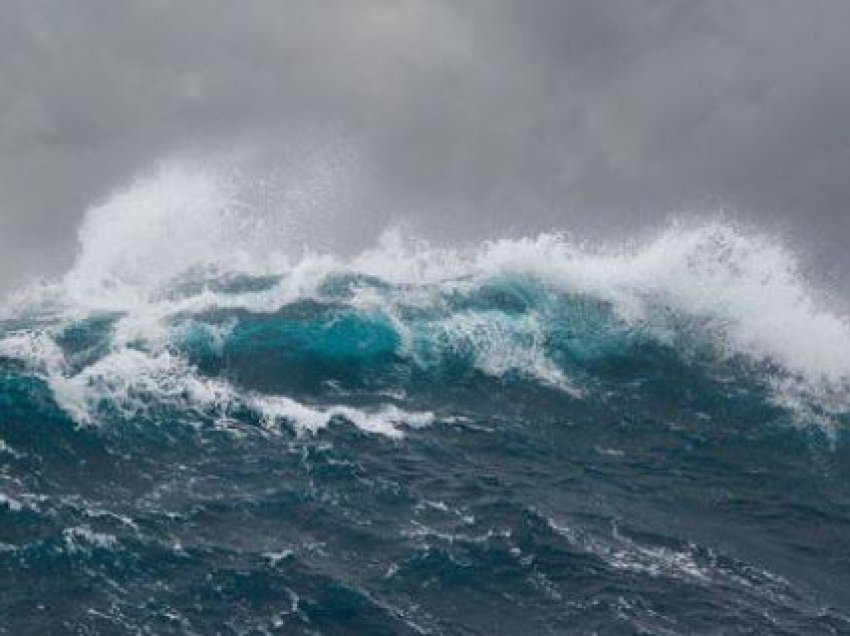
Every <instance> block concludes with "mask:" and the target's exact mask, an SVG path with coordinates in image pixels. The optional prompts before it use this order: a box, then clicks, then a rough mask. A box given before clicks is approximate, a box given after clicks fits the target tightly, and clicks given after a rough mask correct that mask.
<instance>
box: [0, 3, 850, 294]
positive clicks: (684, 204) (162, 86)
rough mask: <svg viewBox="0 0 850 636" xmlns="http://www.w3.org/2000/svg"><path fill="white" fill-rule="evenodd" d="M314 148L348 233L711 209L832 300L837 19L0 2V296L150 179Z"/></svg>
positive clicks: (587, 8)
mask: <svg viewBox="0 0 850 636" xmlns="http://www.w3.org/2000/svg"><path fill="white" fill-rule="evenodd" d="M311 136H315V138H316V139H322V140H325V141H322V143H326V142H327V140H331V142H327V143H332V140H334V139H341V140H343V142H344V143H342V145H343V146H345V148H347V149H348V150H346V152H347V153H348V154H347V155H346V156H348V157H349V158H350V160H351V161H352V162H356V163H358V164H359V165H358V166H357V169H356V174H357V179H358V181H359V182H358V185H357V187H356V188H354V189H352V190H351V191H349V192H348V193H347V194H346V197H345V199H344V201H343V202H341V203H337V205H338V206H340V207H341V208H345V210H343V212H345V213H346V214H348V215H349V217H350V218H351V219H358V220H362V219H365V218H368V219H372V220H375V221H376V222H378V221H380V219H382V218H391V217H396V216H405V215H407V216H410V217H411V218H413V219H415V220H416V222H417V225H419V226H420V227H421V230H422V232H424V233H426V234H431V235H434V236H436V237H441V238H449V237H456V236H459V237H473V236H477V235H487V236H493V235H496V234H501V233H514V234H515V233H518V232H535V231H538V230H542V229H556V230H568V231H574V232H576V233H577V234H580V235H581V234H585V233H586V234H588V235H590V236H599V235H605V234H606V233H611V232H614V233H617V234H624V233H629V232H634V231H640V230H641V229H642V228H644V227H647V226H651V225H652V224H655V223H657V222H659V221H660V220H662V219H664V218H665V217H666V216H668V215H669V214H671V213H693V214H703V213H712V212H713V211H714V210H717V209H718V208H725V209H727V210H730V211H734V212H735V213H736V214H738V215H739V216H741V217H742V218H744V219H754V220H756V221H757V222H758V223H759V224H760V225H763V226H766V227H767V228H768V229H769V230H774V229H777V228H778V229H780V230H781V231H783V232H784V233H786V234H787V235H788V236H793V237H794V240H795V241H797V242H798V243H799V245H800V247H801V249H802V250H803V251H804V252H805V253H807V254H809V255H810V260H811V262H812V263H813V264H814V265H815V267H816V268H817V269H818V270H819V271H821V272H823V273H826V274H831V275H832V276H833V278H835V279H837V284H838V285H839V286H840V287H842V288H844V289H845V290H846V289H848V287H850V285H848V283H847V281H848V273H850V253H848V252H850V251H848V250H846V249H845V245H846V244H847V242H848V240H850V204H848V202H850V2H846V1H845V0H832V1H825V0H806V2H800V1H799V0H745V1H741V0H715V1H713V2H697V1H692V2H686V1H679V2H673V1H668V0H646V1H643V0H585V1H567V0H551V1H547V0H539V1H538V0H522V1H519V0H514V1H508V0H465V1H463V2H457V1H451V2H449V1H439V0H432V1H425V0H422V1H418V0H407V1H403V0H396V1H392V0H382V1H381V0H372V1H365V0H364V1H357V0H288V1H287V2H280V1H278V0H246V1H245V2H239V3H233V2H225V1H224V0H179V1H177V0H174V1H168V0H132V1H125V2H114V1H113V0H87V1H82V0H0V290H2V289H3V288H4V287H6V288H8V287H9V286H10V285H12V284H16V283H17V282H19V281H20V280H22V277H23V276H25V275H27V274H32V273H40V272H56V271H61V269H62V268H63V267H64V266H66V265H67V263H68V261H69V259H70V258H71V257H72V256H73V253H74V249H75V235H76V228H77V226H78V224H79V222H80V219H81V217H82V215H83V213H84V211H85V209H86V207H87V206H88V205H90V204H91V203H92V202H95V201H98V200H101V199H102V198H103V197H104V196H105V195H106V194H107V193H108V192H109V190H110V189H111V188H113V187H115V186H116V185H119V184H121V183H122V182H126V181H127V180H128V179H129V178H131V177H132V176H133V175H134V174H136V173H137V172H138V171H140V170H144V169H146V168H148V167H149V166H150V165H151V163H152V162H154V161H155V160H157V159H158V158H161V157H165V156H169V155H172V154H174V153H181V152H185V151H187V150H191V151H192V152H195V153H201V154H202V153H203V152H205V151H206V149H211V150H220V149H221V148H227V147H230V146H238V147H240V148H244V147H251V148H254V149H256V150H257V153H258V155H259V156H262V157H264V158H265V160H267V161H269V162H271V163H274V162H275V161H276V159H275V157H277V156H278V155H280V156H285V157H287V158H286V160H285V161H283V160H282V161H283V164H284V165H285V163H286V162H287V161H288V162H290V163H292V162H293V161H297V160H293V153H294V152H295V151H294V150H293V148H303V147H305V139H309V138H310V137H311ZM307 145H309V144H307ZM296 154H297V153H296ZM360 225H364V224H360Z"/></svg>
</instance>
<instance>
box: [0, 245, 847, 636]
mask: <svg viewBox="0 0 850 636" xmlns="http://www.w3.org/2000/svg"><path fill="white" fill-rule="evenodd" d="M701 232H702V233H701V234H700V233H697V234H681V235H677V236H675V237H673V238H668V239H666V240H667V241H668V242H667V243H663V241H662V243H657V244H655V245H654V246H648V247H644V248H641V251H639V252H638V253H636V254H633V255H631V256H628V257H624V256H616V257H608V256H606V257H603V256H593V255H587V254H584V255H582V254H579V253H577V252H572V251H569V250H566V248H565V247H564V245H562V244H560V243H558V242H557V241H555V243H554V244H553V243H551V241H550V243H546V241H543V243H541V241H539V240H538V241H537V242H531V243H529V242H519V243H510V244H502V245H501V247H500V245H499V244H492V245H489V246H485V247H483V248H481V249H482V250H483V251H481V252H479V253H478V254H477V256H474V257H470V259H471V260H467V261H464V262H465V263H466V265H464V264H463V263H461V265H457V264H456V263H455V264H453V265H451V267H449V266H446V265H445V264H444V261H445V259H444V261H443V265H441V268H442V269H439V271H438V272H437V273H436V274H435V273H433V272H431V273H430V274H429V275H428V276H426V275H424V274H422V270H417V273H416V274H415V275H410V274H403V275H401V274H399V272H401V271H402V270H403V268H402V265H403V264H404V263H402V262H401V261H399V260H398V258H396V257H392V258H396V260H395V261H392V263H391V264H390V265H387V266H383V265H382V266H381V267H384V269H383V270H382V269H381V267H374V266H373V267H367V266H365V265H363V262H365V261H363V262H361V263H360V264H359V265H358V264H357V262H353V261H352V262H348V263H347V264H346V263H342V262H341V261H337V262H335V264H334V265H333V266H331V267H327V266H325V265H323V266H322V267H319V268H315V269H314V270H311V271H312V272H313V273H312V274H311V275H310V276H305V275H304V272H303V271H300V270H298V268H297V267H294V268H293V267H290V268H288V269H286V268H281V270H280V271H279V272H277V273H269V272H265V273H262V274H259V273H245V272H241V273H238V274H237V273H228V272H227V271H224V270H221V269H216V268H196V269H194V270H187V271H186V272H184V273H183V274H181V275H179V276H169V278H168V279H167V280H160V281H157V282H156V284H155V285H150V286H147V287H144V288H143V289H142V288H140V287H139V286H136V287H133V288H132V291H133V294H132V295H131V296H130V297H129V298H130V300H127V298H128V296H127V295H126V293H124V292H126V289H125V290H121V289H119V288H118V287H116V285H115V284H114V281H113V282H111V283H110V284H102V285H99V286H96V287H86V288H85V293H81V292H79V291H78V290H77V289H76V288H74V285H79V281H80V280H84V281H85V282H87V283H88V282H90V281H91V280H93V279H92V278H91V277H83V278H81V277H79V276H77V277H76V278H75V277H74V274H75V272H71V274H69V276H68V277H67V278H66V279H65V280H64V281H61V282H60V283H59V285H58V287H54V288H51V289H42V290H41V291H39V292H38V293H37V294H35V292H33V293H32V294H31V295H30V296H27V298H26V299H24V300H18V301H17V304H16V305H15V306H14V308H13V309H11V310H10V311H8V312H7V315H6V317H5V318H4V319H3V321H2V322H1V323H0V493H2V499H0V627H2V629H3V631H5V632H7V633H10V634H21V633H107V634H121V633H156V634H163V633H198V634H207V633H233V634H262V633H304V634H348V633H369V634H407V633H425V634H493V633H506V634H527V633H593V632H596V633H623V634H630V633H653V634H654V633H662V634H664V633H669V634H679V633H788V634H798V633H825V634H828V633H848V632H850V541H848V540H847V537H848V530H850V438H848V434H847V427H848V425H850V408H848V404H849V403H848V399H847V396H848V393H847V384H846V377H847V375H846V371H847V370H848V369H850V367H846V366H844V365H845V362H846V360H850V358H848V357H846V353H847V352H848V351H850V345H848V343H850V338H847V333H848V332H847V326H846V321H844V319H842V318H841V317H840V316H838V315H836V314H829V313H824V312H822V311H821V312H818V311H815V310H814V309H813V307H814V305H813V304H811V303H810V301H809V300H808V297H807V296H806V295H805V287H804V286H803V285H802V283H801V282H800V281H799V280H798V279H797V278H794V277H793V276H791V275H790V274H789V275H786V273H782V272H779V273H776V272H774V275H773V277H772V278H770V277H768V278H765V277H764V276H761V275H759V276H757V275H756V274H758V273H759V272H760V271H761V270H758V271H756V273H753V271H750V270H748V269H747V268H748V267H756V265H758V263H763V262H766V256H770V255H771V254H773V253H772V252H767V253H765V252H764V251H762V252H761V253H758V254H757V255H756V257H754V258H756V260H757V263H755V264H754V262H753V261H750V260H747V258H749V257H747V256H746V254H751V253H756V252H757V249H762V250H764V249H766V248H765V246H764V244H762V243H759V242H757V241H756V240H755V239H753V238H747V237H743V238H742V237H741V236H740V235H738V234H736V233H735V232H733V231H732V230H730V229H728V228H726V229H724V228H720V229H718V228H714V229H713V230H711V231H701ZM689 241H690V244H689V243H688V242H689ZM736 241H738V242H741V245H742V246H743V247H742V249H743V251H742V252H740V253H738V252H736V251H735V250H736V249H738V247H736V246H737V245H738V244H737V243H736ZM683 244H684V245H686V246H688V245H690V247H687V249H686V250H685V251H684V256H682V257H681V258H679V257H678V256H676V252H675V250H673V252H672V255H671V249H672V247H675V246H679V245H683ZM718 244H720V245H721V246H722V247H723V248H724V249H720V250H718V249H716V248H717V245H718ZM505 245H507V247H508V248H510V249H508V250H507V252H509V253H510V254H509V256H510V257H509V258H508V257H505V258H503V259H502V260H499V259H497V258H496V256H498V255H499V254H501V253H502V252H504V249H503V248H505ZM547 245H548V247H547ZM553 245H554V247H553ZM671 246H672V247H671ZM712 246H713V247H712ZM744 248H745V249H744ZM500 250H502V252H500ZM653 250H655V252H653ZM730 250H731V252H732V256H731V257H730V256H729V251H730ZM520 252H521V253H522V254H524V256H523V255H522V254H520V256H521V258H519V257H517V254H519V253H520ZM656 253H663V254H665V255H667V256H666V257H665V258H667V260H666V261H664V262H663V263H662V265H659V266H657V267H656V266H655V265H651V266H650V265H647V264H646V263H647V262H652V263H654V262H655V261H654V260H653V259H654V257H653V258H650V257H649V256H647V255H652V254H656ZM723 254H725V255H726V256H722V255H723ZM535 255H536V256H535ZM384 256H385V258H386V259H390V260H391V256H392V255H386V254H385V255H384ZM396 256H397V255H396ZM532 256H534V257H535V258H536V259H537V260H533V259H532V258H531V257H532ZM399 258H400V257H399ZM411 258H415V259H418V260H417V262H419V261H426V262H431V263H433V259H434V255H433V254H432V253H428V252H424V253H423V252H421V251H420V252H417V253H416V254H413V255H411ZM458 258H460V257H458ZM500 258H501V257H500ZM623 259H625V260H623ZM373 260H374V259H373ZM402 260H403V259H402ZM662 260H663V259H662ZM767 260H768V261H769V259H767ZM370 262H371V261H370ZM405 262H407V261H405ZM299 267H307V265H303V264H302V265H301V266H299ZM299 272H300V273H299ZM671 272H672V273H673V274H671ZM761 273H762V274H763V272H761ZM305 281H307V282H305ZM681 281H684V282H681ZM57 290H58V291H57ZM693 290H696V291H694V293H693V294H691V291H693ZM119 291H120V292H121V293H119ZM759 294H761V296H760V295H759ZM119 299H120V300H119ZM777 299H778V300H777ZM771 303H773V304H771ZM777 303H778V304H777ZM781 303H785V304H784V305H782V304H781ZM807 329H810V331H807Z"/></svg>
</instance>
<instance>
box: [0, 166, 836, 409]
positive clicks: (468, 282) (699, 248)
mask: <svg viewBox="0 0 850 636" xmlns="http://www.w3.org/2000/svg"><path fill="white" fill-rule="evenodd" d="M238 190H239V185H238V183H235V182H234V180H233V177H232V175H230V176H223V175H222V174H221V173H220V172H216V171H215V170H211V169H204V168H197V167H193V166H187V165H184V164H176V163H172V164H164V165H163V166H161V167H160V168H158V169H157V170H156V171H154V172H153V173H151V174H150V175H147V176H146V177H143V178H141V179H139V180H137V181H136V182H134V183H133V184H131V185H130V186H129V187H127V188H125V189H123V190H121V191H119V192H117V193H116V194H115V195H114V196H113V197H112V198H111V199H109V200H108V201H106V202H105V203H103V204H102V205H99V206H96V207H94V208H92V209H91V210H89V212H88V214H87V215H86V219H85V222H84V223H83V226H82V228H81V230H80V253H79V257H78V259H77V261H76V263H75V264H74V266H73V267H72V269H71V270H70V271H69V272H68V274H67V275H66V276H65V277H64V279H63V280H62V281H60V282H59V283H58V284H54V285H39V286H35V287H33V288H32V289H30V291H29V292H23V293H21V294H19V295H18V296H17V299H16V301H15V303H14V305H13V310H14V311H13V313H14V312H17V313H25V312H26V311H28V310H32V308H33V307H36V306H39V307H41V308H42V309H43V306H44V305H45V304H47V305H50V306H53V307H54V308H58V309H55V310H56V311H57V312H59V313H60V314H61V315H62V316H63V317H64V318H65V319H69V320H70V319H73V318H74V317H80V316H85V315H90V314H93V313H99V312H104V311H116V312H120V313H122V314H123V318H122V319H121V320H120V321H119V322H118V323H117V324H116V326H115V334H114V336H113V343H112V344H113V349H114V351H113V352H112V353H111V354H110V355H109V356H107V358H105V359H103V360H101V361H100V362H98V363H96V364H95V365H93V367H91V368H89V369H87V370H85V371H84V372H83V374H81V375H80V376H79V377H74V378H69V377H67V374H66V372H65V370H64V367H63V364H64V362H63V359H62V355H61V351H60V350H59V349H58V347H56V346H55V342H51V338H50V334H49V333H46V332H44V333H41V332H32V333H23V334H15V335H12V336H9V337H6V338H4V339H3V340H2V341H0V354H2V355H7V356H12V357H19V358H22V359H25V360H30V361H37V362H38V364H41V365H42V367H43V370H44V372H45V373H46V374H47V375H48V376H50V377H51V378H53V379H54V389H55V390H57V392H58V394H60V395H61V396H62V397H61V399H62V400H64V403H65V404H66V405H74V406H73V407H69V408H72V410H75V412H78V413H79V412H81V411H80V410H79V409H83V410H85V409H84V408H83V406H82V402H85V401H86V400H90V399H96V397H95V398H92V397H91V396H90V397H87V398H85V399H82V398H80V397H79V395H80V394H81V389H80V387H81V386H82V385H85V386H86V387H88V388H87V389H86V390H87V391H89V393H93V394H94V395H95V396H96V394H97V392H98V391H101V392H102V391H106V389H105V388H103V387H107V386H111V387H112V388H110V389H109V391H111V392H112V393H113V394H115V395H118V396H119V397H120V398H121V399H120V400H119V402H121V403H129V404H130V405H131V406H133V407H135V404H133V398H132V397H130V393H129V392H125V391H124V389H122V388H121V387H122V386H123V385H122V383H123V382H124V379H122V378H127V377H128V376H129V375H130V374H132V373H140V374H141V375H142V376H143V377H147V378H154V381H153V383H154V384H155V385H157V388H158V390H164V391H166V392H174V393H180V392H185V391H188V392H192V391H194V392H195V393H198V394H201V395H203V394H205V393H211V394H213V395H217V394H218V392H219V388H218V387H213V388H210V387H209V386H208V385H207V384H205V383H204V382H201V383H200V384H198V383H196V382H195V381H192V382H191V383H190V385H191V386H189V387H188V388H187V386H185V385H184V384H185V383H181V382H178V381H175V380H173V379H168V380H167V381H165V380H161V378H170V376H169V373H161V372H160V371H158V370H157V369H158V368H159V367H160V366H163V367H164V368H168V369H172V370H173V369H178V370H180V372H181V373H185V372H186V370H185V369H182V368H181V364H183V362H181V361H179V360H175V359H174V356H173V355H172V354H169V353H167V351H166V350H165V344H164V343H166V342H167V341H168V340H169V339H170V338H171V337H172V336H173V334H172V333H171V329H172V328H173V327H172V326H170V324H169V322H168V321H169V319H170V318H172V317H174V316H176V315H178V314H192V313H196V312H201V311H204V310H205V309H209V308H215V307H240V308H245V309H248V310H251V311H261V312H262V311H275V310H276V309H278V308H280V307H281V306H283V305H285V304H287V303H291V302H293V301H295V300H298V299H305V298H314V297H319V296H320V295H321V294H320V288H321V283H322V281H323V280H325V279H326V277H327V276H328V274H330V273H332V272H348V273H354V274H365V275H369V276H376V277H379V278H381V279H383V280H385V281H387V282H391V283H398V284H400V285H402V287H395V288H392V289H390V290H380V289H368V291H365V290H364V291H362V292H361V293H360V294H359V295H358V296H356V297H355V298H354V300H353V301H352V306H353V307H355V308H361V309H362V308H364V307H367V306H369V305H371V306H373V307H376V308H378V309H379V310H380V311H382V312H384V313H385V314H386V315H388V316H389V317H390V319H392V320H393V321H394V324H395V327H396V329H397V330H398V332H399V333H400V334H401V336H402V339H403V348H406V349H405V350H407V351H410V347H409V345H410V334H409V333H407V331H406V325H405V321H404V320H403V319H402V318H401V317H400V316H401V315H402V312H401V311H400V310H401V309H403V308H405V307H407V308H410V307H418V306H425V307H428V306H433V307H436V308H437V309H440V305H439V303H440V302H441V300H440V299H441V298H442V297H443V296H444V295H445V294H446V293H447V292H449V291H454V292H463V291H464V290H467V291H468V290H473V289H475V287H476V286H478V285H480V284H483V283H486V282H487V281H488V280H492V279H493V278H496V277H503V276H506V275H507V276H514V275H524V276H533V277H537V278H539V279H542V280H544V281H545V282H546V284H547V285H550V286H554V287H555V288H557V289H560V290H562V291H564V292H567V293H575V294H586V295H589V296H591V297H593V298H597V299H600V300H603V301H606V302H608V303H610V304H611V305H612V307H613V308H614V309H615V311H616V312H617V313H618V314H619V315H620V317H621V318H622V319H623V320H624V321H627V322H631V323H635V324H641V325H643V326H646V327H648V328H649V330H650V332H652V330H654V333H655V334H656V337H658V338H664V337H665V333H667V332H666V331H665V330H666V329H669V324H667V323H666V322H665V320H666V318H665V316H667V315H669V314H670V313H671V312H672V313H673V314H675V315H677V316H682V317H685V318H688V317H690V318H695V319H696V320H694V321H693V324H694V325H702V326H697V327H695V328H696V329H706V331H705V334H703V335H705V336H707V337H711V338H714V339H716V344H717V346H718V347H719V348H720V349H721V350H723V351H725V352H726V353H727V354H728V355H744V356H748V357H749V358H751V359H753V360H756V361H769V362H771V363H774V364H776V365H779V366H780V367H782V368H783V369H784V370H785V372H786V373H787V374H789V375H790V376H792V377H794V378H796V379H797V380H798V381H799V382H802V384H803V385H805V386H809V387H816V388H813V389H812V390H810V391H809V393H808V394H809V395H810V396H815V398H816V397H817V395H818V394H819V393H818V392H820V394H828V395H830V396H831V399H832V400H833V401H834V402H836V404H837V406H836V408H835V409H834V410H837V411H838V412H846V411H847V410H848V404H849V403H850V399H848V395H850V391H849V390H848V387H850V324H848V319H847V317H846V316H843V315H840V314H838V313H836V312H835V311H832V310H831V309H830V308H829V307H827V306H825V305H823V304H822V303H820V302H819V301H818V300H817V298H816V294H815V293H814V292H813V290H812V288H811V286H810V284H809V282H808V281H807V280H806V279H805V277H804V276H803V275H802V274H801V273H800V271H799V267H798V263H797V260H796V259H795V257H794V255H793V254H792V253H790V252H789V251H788V250H787V249H785V248H783V247H782V246H781V244H780V242H778V241H776V240H774V239H773V238H771V237H765V236H761V235H759V234H757V233H755V232H752V231H748V230H743V229H741V228H737V227H735V226H733V225H731V224H728V223H724V222H721V221H715V222H711V223H707V224H705V225H703V226H700V227H684V226H677V225H674V226H672V227H670V228H668V229H667V230H666V231H665V232H664V233H662V234H661V235H660V236H658V237H657V238H655V239H654V240H651V241H647V242H644V243H641V244H637V243H633V244H627V245H623V246H619V247H616V249H612V248H610V247H609V248H592V247H588V246H587V245H582V244H578V243H575V242H574V241H571V240H569V239H568V238H566V237H563V236H558V235H549V234H544V235H540V236H538V237H536V238H527V239H517V240H509V239H504V240H499V241H491V242H485V243H482V244H479V245H475V246H470V247H467V248H465V249H454V248H451V249H450V248H435V247H432V246H429V245H428V244H427V243H424V242H422V241H410V240H405V238H404V237H403V236H402V235H401V233H400V232H398V231H395V232H387V233H385V234H384V235H383V236H382V237H381V238H380V240H379V242H378V245H377V246H376V247H375V248H373V249H371V250H367V251H366V252H363V253H361V254H359V255H356V256H353V257H348V258H343V257H339V256H332V255H328V254H324V255H322V254H317V253H311V254H305V253H304V252H303V250H302V251H300V252H299V253H298V254H294V253H287V247H286V242H285V241H284V240H283V237H281V236H280V234H279V233H275V232H274V231H272V229H273V228H272V227H271V226H270V225H269V223H268V218H270V217H268V215H265V216H263V215H256V214H252V213H251V211H250V210H246V206H245V205H244V203H243V202H240V201H239V200H238ZM290 247H291V246H290ZM201 269H206V270H208V271H211V272H213V275H214V272H219V273H228V272H243V273H251V274H275V275H279V276H280V282H279V283H277V284H275V285H272V286H271V287H269V288H268V289H265V290H262V291H252V292H243V293H231V292H220V291H213V290H212V289H210V288H208V287H204V288H202V289H201V290H200V291H198V292H197V293H186V294H183V295H178V296H177V297H175V296H174V295H173V294H172V295H169V294H167V293H165V292H166V291H167V290H168V289H169V287H170V286H171V287H173V285H174V284H175V281H177V280H179V279H180V277H182V276H186V275H188V274H189V273H191V272H193V271H199V270H201ZM443 309H445V308H443ZM446 312H447V313H445V319H444V320H443V322H442V323H441V324H438V325H435V328H436V329H438V330H441V331H442V332H443V334H444V335H445V337H446V338H448V340H449V341H451V342H453V343H454V344H455V345H457V346H468V347H471V348H472V349H473V350H474V361H475V364H476V366H477V367H478V368H479V370H481V371H483V372H485V373H489V374H492V375H502V374H504V373H508V372H513V371H519V372H521V373H525V374H527V375H530V376H532V377H536V378H538V379H539V380H541V381H543V382H546V383H549V384H552V385H557V386H562V387H570V386H571V385H570V382H569V379H568V378H565V377H564V375H563V371H562V370H561V369H559V368H558V366H557V365H555V364H554V363H553V362H552V361H551V360H549V359H548V358H547V357H546V355H545V352H544V350H543V347H542V344H541V343H542V337H543V334H544V331H545V327H546V326H545V325H542V324H540V323H539V322H535V321H536V320H537V318H535V316H534V315H533V314H528V315H526V316H524V317H523V318H522V319H521V320H515V319H510V318H507V317H506V316H503V315H501V314H498V315H497V314H495V313H487V312H479V313H474V312H466V313H457V314H451V312H449V311H448V310H447V309H446ZM512 320H513V322H511V321H512ZM138 341H141V342H143V343H145V346H144V347H143V349H144V350H146V351H148V352H149V353H147V354H141V353H139V352H138V351H137V352H135V353H134V352H133V351H134V347H133V343H134V342H138ZM522 343H525V344H522ZM107 376H109V377H110V378H112V379H111V380H109V381H107V380H106V379H105V378H106V377H107ZM189 376H190V377H191V374H189ZM157 378H159V379H157ZM110 383H111V384H110ZM128 386H129V385H128ZM776 386H777V390H778V391H782V390H786V389H787V386H788V385H787V383H786V384H782V383H777V384H776ZM798 386H799V384H798ZM98 387H100V388H98ZM783 387H786V389H783ZM824 387H826V388H824ZM149 388H151V389H153V388H154V387H153V385H150V386H149ZM204 399H205V398H202V399H201V401H203V400H204ZM217 399H218V397H211V398H210V400H212V402H215V401H216V400H217ZM81 400H82V402H81ZM323 417H324V416H323ZM308 419H309V418H308Z"/></svg>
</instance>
